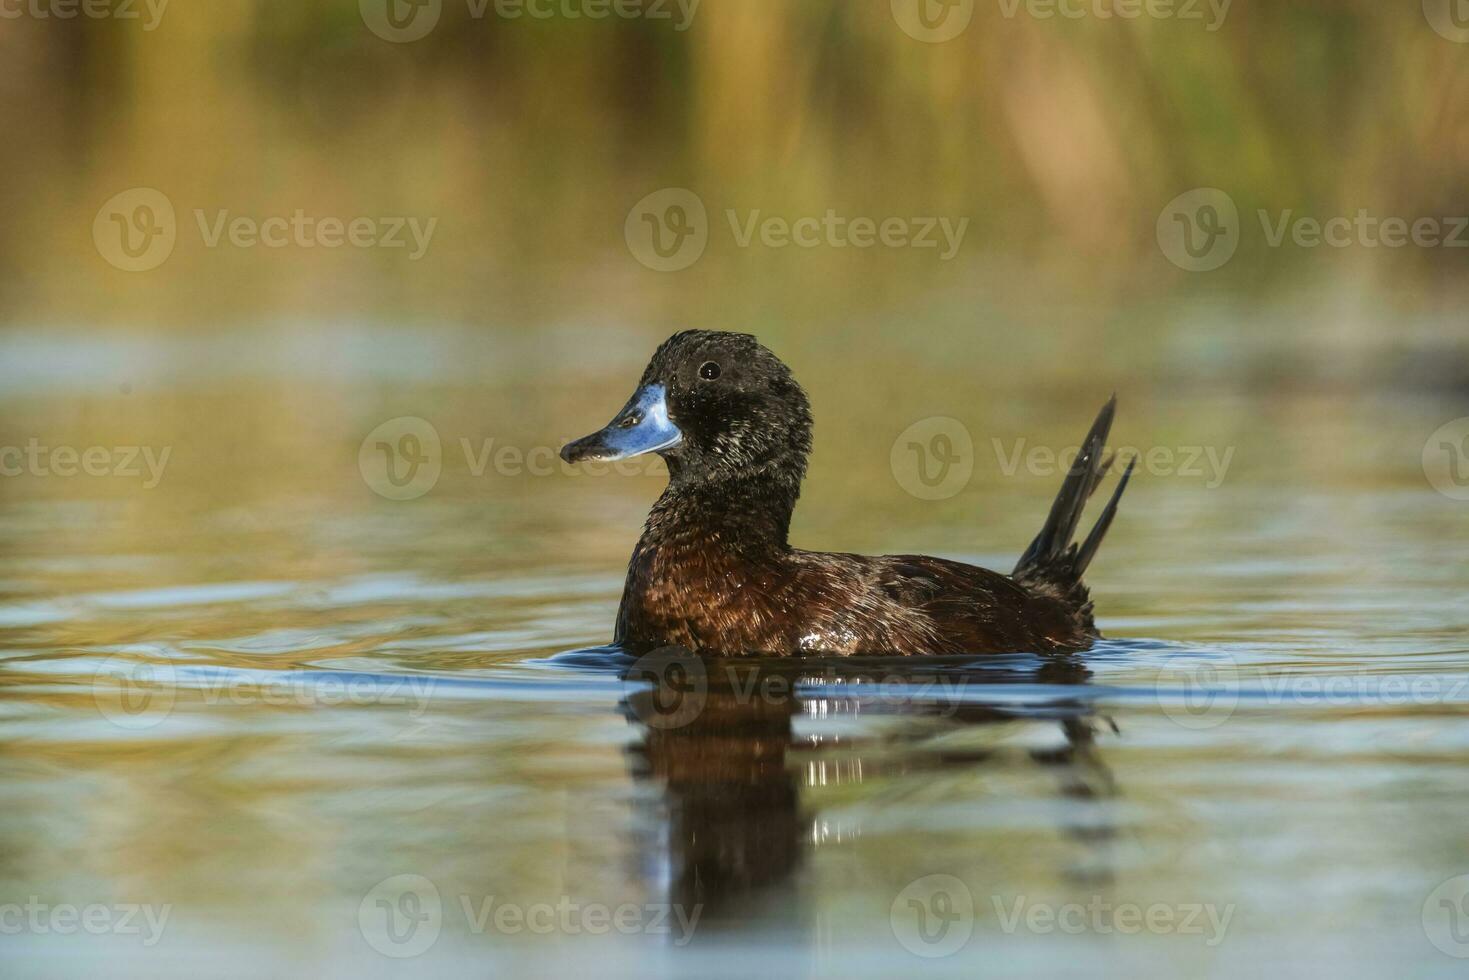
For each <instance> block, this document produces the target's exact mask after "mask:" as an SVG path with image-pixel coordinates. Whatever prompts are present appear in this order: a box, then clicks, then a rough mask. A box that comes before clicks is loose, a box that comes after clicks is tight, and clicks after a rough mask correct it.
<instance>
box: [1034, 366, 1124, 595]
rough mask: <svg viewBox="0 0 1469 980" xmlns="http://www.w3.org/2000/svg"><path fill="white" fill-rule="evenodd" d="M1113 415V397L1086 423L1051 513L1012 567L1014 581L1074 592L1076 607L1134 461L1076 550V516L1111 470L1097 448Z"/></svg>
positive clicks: (1108, 457) (1115, 409)
mask: <svg viewBox="0 0 1469 980" xmlns="http://www.w3.org/2000/svg"><path fill="white" fill-rule="evenodd" d="M1116 412H1117V396H1116V395H1113V396H1112V397H1111V399H1109V400H1108V401H1107V404H1106V405H1103V406H1102V411H1101V412H1100V413H1099V414H1098V415H1097V420H1096V421H1095V422H1093V423H1092V428H1091V431H1090V432H1088V433H1087V434H1086V440H1085V441H1084V442H1082V444H1081V452H1080V454H1079V455H1078V456H1077V457H1076V463H1075V464H1074V465H1073V466H1072V467H1071V469H1070V471H1069V472H1068V473H1067V474H1066V479H1065V480H1064V481H1063V482H1062V484H1061V491H1060V493H1058V494H1056V502H1055V503H1053V504H1052V505H1051V513H1050V515H1049V516H1047V517H1046V523H1045V525H1044V526H1043V527H1042V528H1041V531H1040V533H1039V534H1037V535H1036V536H1035V540H1034V541H1032V542H1031V543H1030V547H1029V548H1026V549H1025V554H1023V555H1021V556H1020V561H1019V562H1017V563H1016V565H1015V571H1014V573H1013V574H1014V577H1015V578H1016V579H1018V580H1020V581H1022V582H1036V583H1041V582H1044V583H1047V584H1050V585H1054V586H1057V587H1059V588H1061V589H1062V590H1064V591H1066V592H1067V593H1075V595H1076V599H1077V601H1078V602H1079V603H1085V602H1086V590H1085V589H1084V588H1082V586H1081V575H1082V573H1083V572H1085V571H1086V567H1087V566H1088V565H1089V564H1091V560H1092V557H1093V556H1094V555H1096V553H1097V548H1098V547H1099V546H1100V545H1101V543H1102V538H1103V537H1104V536H1105V535H1106V533H1107V528H1109V527H1111V525H1112V518H1114V517H1115V516H1116V515H1117V501H1118V500H1119V499H1120V498H1121V497H1122V491H1123V490H1125V489H1126V488H1127V481H1128V480H1129V479H1130V478H1131V477H1132V468H1133V466H1134V465H1136V463H1137V459H1136V458H1135V457H1134V458H1133V459H1132V461H1131V462H1129V463H1128V464H1127V470H1126V472H1124V473H1123V474H1122V479H1121V480H1120V481H1118V484H1117V489H1116V491H1114V492H1113V494H1112V499H1111V500H1109V501H1108V502H1107V506H1106V508H1105V509H1103V511H1102V516H1101V517H1100V518H1098V519H1097V523H1096V524H1095V525H1094V526H1093V527H1092V529H1091V531H1090V532H1089V533H1088V534H1087V536H1086V540H1085V541H1084V542H1082V543H1081V545H1080V546H1077V545H1075V544H1073V543H1072V538H1073V537H1075V535H1076V527H1077V525H1078V524H1080V523H1081V512H1082V510H1083V509H1084V508H1085V507H1086V502H1087V500H1089V499H1090V498H1091V495H1092V494H1093V493H1094V492H1095V491H1096V489H1097V485H1098V484H1099V483H1101V482H1102V477H1104V476H1106V475H1107V471H1108V470H1109V469H1110V468H1111V466H1112V458H1111V457H1110V456H1105V455H1103V447H1104V446H1105V445H1106V442H1107V433H1108V432H1109V431H1110V430H1111V428H1112V417H1113V415H1115V414H1116Z"/></svg>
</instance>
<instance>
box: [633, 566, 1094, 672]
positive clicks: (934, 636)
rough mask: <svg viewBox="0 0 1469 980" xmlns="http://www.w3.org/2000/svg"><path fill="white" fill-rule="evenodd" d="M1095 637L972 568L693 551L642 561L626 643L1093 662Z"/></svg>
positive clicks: (1067, 611) (1074, 614) (713, 650)
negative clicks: (1086, 658) (1072, 656)
mask: <svg viewBox="0 0 1469 980" xmlns="http://www.w3.org/2000/svg"><path fill="white" fill-rule="evenodd" d="M1096 636H1097V633H1096V630H1095V628H1094V627H1093V626H1092V622H1091V617H1090V615H1089V614H1085V615H1078V611H1077V608H1076V606H1075V605H1074V604H1072V603H1071V602H1068V601H1066V600H1064V599H1062V598H1059V597H1057V596H1055V595H1053V594H1046V593H1043V592H1038V591H1031V590H1029V589H1027V588H1026V587H1025V586H1022V585H1020V584H1019V583H1017V582H1016V581H1015V580H1014V579H1012V578H1010V577H1009V576H1007V575H1001V574H999V573H998V572H992V571H989V570H988V569H984V568H978V567H975V566H973V565H965V564H963V563H961V562H955V561H947V560H944V559H941V558H931V557H928V556H926V555H882V556H876V557H868V556H865V555H852V554H830V553H822V552H812V551H800V550H798V549H794V548H789V549H786V550H784V551H780V552H776V553H772V554H766V555H761V556H749V557H747V556H744V555H741V554H739V553H737V552H728V553H711V552H710V551H709V550H708V549H707V548H702V547H700V546H699V545H698V544H697V542H695V541H693V540H689V541H687V542H683V543H680V542H676V541H675V542H665V543H663V544H660V545H654V546H651V547H640V548H639V549H638V551H637V552H636V553H635V554H634V555H633V560H632V565H631V567H630V568H629V569H628V578H627V587H626V589H625V590H624V592H623V599H622V607H621V609H620V610H619V612H618V616H617V635H616V639H617V642H618V643H620V644H622V645H623V646H625V647H627V648H629V649H633V650H646V649H650V648H655V647H663V646H679V647H686V648H688V649H690V650H697V651H701V652H706V653H709V654H713V655H717V656H739V655H743V654H766V655H774V656H793V655H801V654H817V653H820V654H837V655H853V654H868V655H872V654H897V655H902V656H911V655H915V654H960V653H999V652H1004V651H1014V650H1032V651H1036V652H1053V651H1062V650H1084V649H1086V648H1087V647H1089V646H1091V644H1092V641H1093V640H1094V639H1095V638H1096Z"/></svg>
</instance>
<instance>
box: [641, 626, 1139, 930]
mask: <svg viewBox="0 0 1469 980" xmlns="http://www.w3.org/2000/svg"><path fill="white" fill-rule="evenodd" d="M623 677H624V679H625V680H628V681H634V682H641V684H643V685H646V686H641V687H640V688H639V689H638V690H635V691H633V692H632V693H631V694H629V695H628V696H627V698H626V699H625V701H624V702H623V707H624V711H625V714H626V716H627V717H628V718H629V720H630V721H631V722H632V723H633V724H635V725H637V726H638V727H639V729H640V730H641V734H642V737H641V740H640V741H638V742H637V743H635V744H634V745H633V746H632V747H631V748H630V749H629V768H630V770H631V773H632V775H633V777H634V779H635V780H637V781H639V782H641V783H644V784H651V785H652V786H655V787H657V789H658V790H659V791H660V792H659V793H658V794H657V796H656V797H654V798H652V799H651V801H650V803H651V806H652V807H653V809H654V812H653V813H651V814H649V816H648V819H646V820H645V821H642V823H643V827H644V830H643V832H642V833H641V835H640V836H641V839H640V841H639V852H640V858H641V863H642V868H641V872H640V873H641V874H643V875H645V876H646V877H648V878H649V879H652V882H653V884H654V886H655V887H656V888H660V889H662V890H663V892H664V896H663V898H664V900H665V901H667V902H668V903H669V904H670V905H673V906H680V907H682V908H684V909H686V910H691V909H693V908H696V907H697V908H698V909H699V912H700V916H701V918H700V920H699V921H700V926H701V930H702V933H703V934H704V935H705V936H709V935H711V934H712V935H717V934H718V933H719V932H720V931H721V927H725V928H729V927H736V926H750V925H756V924H758V925H760V926H762V927H765V928H769V927H771V926H777V927H780V928H791V927H796V928H804V926H805V920H806V918H807V914H808V913H807V910H806V909H805V908H804V907H803V903H802V902H801V896H800V890H799V885H798V882H799V880H800V876H799V874H798V873H797V872H798V871H799V870H800V869H801V867H802V864H803V862H804V861H805V859H806V858H807V856H808V851H809V849H810V848H811V847H812V846H813V844H815V843H831V842H833V841H832V840H831V837H830V833H831V831H830V824H831V822H832V821H830V820H829V819H827V817H826V816H824V815H823V814H822V813H821V812H820V810H819V809H818V808H817V807H816V806H815V805H814V804H813V803H812V802H811V801H809V800H807V801H803V799H802V791H803V790H805V789H809V788H812V787H817V786H822V787H825V786H829V785H831V784H840V783H852V782H871V781H874V780H880V779H885V780H896V779H899V778H902V777H907V776H911V775H913V774H915V773H921V772H923V771H925V770H928V771H934V772H938V771H941V770H943V771H953V770H959V769H962V768H965V767H982V766H997V767H1001V768H1003V767H1012V768H1013V767H1014V766H1015V765H1016V763H1017V762H1019V763H1020V764H1021V765H1022V766H1025V767H1030V766H1039V767H1045V768H1046V769H1048V770H1053V771H1054V773H1055V776H1056V779H1057V791H1056V795H1058V796H1060V797H1063V798H1066V799H1070V800H1083V801H1089V800H1100V799H1105V798H1109V797H1112V796H1113V795H1115V787H1114V784H1113V780H1112V776H1111V773H1110V772H1109V771H1108V769H1107V767H1106V766H1105V765H1104V763H1103V762H1102V760H1101V759H1100V758H1099V756H1098V754H1097V751H1096V747H1095V733H1096V730H1097V727H1098V726H1099V725H1100V724H1106V722H1102V721H1100V720H1099V718H1098V716H1097V715H1095V713H1094V712H1093V710H1092V708H1091V705H1090V702H1089V700H1088V699H1087V698H1085V697H1083V696H1075V695H1059V694H1056V693H1044V694H1040V695H1038V696H1036V697H1035V698H1022V699H1017V698H1015V697H1014V687H1013V685H1018V684H1024V685H1027V686H1029V685H1037V684H1040V685H1047V686H1050V685H1056V686H1078V685H1083V684H1085V683H1086V681H1087V679H1088V678H1089V677H1090V672H1089V671H1088V670H1087V669H1086V667H1085V666H1083V665H1082V663H1081V662H1080V661H1078V660H1076V659H1075V658H1073V657H1049V658H1036V657H1024V656H1020V657H1016V658H1013V662H1012V661H1010V660H1008V659H1007V661H1005V662H1003V663H1001V662H997V661H996V660H995V658H993V657H989V658H986V659H985V661H984V662H983V663H982V664H981V665H976V664H975V663H974V661H973V659H972V658H971V659H969V660H962V659H958V658H947V659H945V660H941V661H936V662H934V661H931V662H926V663H925V664H923V665H922V666H914V665H912V662H911V661H909V662H904V663H901V664H897V665H895V664H894V662H893V661H892V660H890V659H889V660H880V659H873V660H872V661H871V662H870V663H867V664H862V663H853V661H852V660H851V659H850V658H844V659H843V660H842V661H840V666H839V667H837V666H835V665H833V664H824V663H821V662H811V661H805V662H801V663H799V664H794V665H793V664H792V663H791V662H790V661H774V662H770V661H761V662H752V661H749V660H738V661H734V660H723V661H720V660H709V659H705V660H700V659H699V658H697V657H694V656H690V655H687V654H685V653H683V652H682V651H679V650H676V649H673V650H664V651H658V652H657V653H654V654H649V655H648V656H645V657H642V658H640V659H639V660H638V661H637V663H636V664H635V665H634V666H633V667H631V668H629V669H627V670H625V671H624V673H623ZM999 684H1006V685H1012V687H1011V689H1010V691H1009V692H1007V694H1008V695H1009V696H1007V697H1005V698H1004V699H1003V700H1000V699H998V698H991V699H986V698H985V697H984V696H983V693H984V692H983V691H979V690H976V688H979V687H981V686H991V685H999ZM996 693H998V692H996ZM843 715H845V716H850V717H853V718H854V719H855V718H856V717H857V716H862V717H867V716H871V715H899V716H904V717H905V718H906V720H908V721H911V722H912V724H911V725H902V726H901V731H900V732H898V733H892V732H888V731H886V729H887V728H888V727H889V726H887V725H883V726H882V728H883V729H884V731H883V732H882V733H880V734H877V733H874V734H867V733H866V729H869V728H872V727H873V726H870V725H864V726H863V729H864V731H863V732H862V733H860V734H847V732H850V731H853V730H855V726H833V725H830V724H822V722H823V720H825V721H826V722H830V721H831V720H832V718H833V716H843ZM1015 724H1030V725H1042V726H1046V727H1049V726H1050V725H1051V724H1055V725H1056V726H1058V727H1059V729H1060V733H1061V735H1062V740H1061V741H1060V742H1059V743H1057V744H1056V745H1055V746H1054V747H1047V748H1029V749H1023V750H1020V754H1019V755H1018V756H1017V754H1016V750H1015V749H1014V748H1012V747H1009V746H982V747H977V748H974V749H965V748H960V747H954V746H953V744H952V743H953V742H954V741H955V740H952V739H947V738H946V739H941V740H938V741H939V742H940V743H941V744H927V743H929V742H930V740H931V739H933V737H934V736H935V735H936V734H939V733H947V732H951V731H953V730H954V729H955V728H960V727H966V726H987V725H1015ZM812 727H815V728H826V729H832V728H834V727H840V728H841V731H839V732H835V733H833V732H831V731H826V732H821V733H817V732H807V731H803V729H806V728H812ZM1097 818H1098V815H1097V814H1091V815H1090V818H1089V819H1086V820H1083V821H1079V822H1077V823H1075V824H1073V825H1069V826H1068V825H1066V824H1065V822H1064V821H1063V825H1062V826H1061V827H1059V828H1058V829H1059V830H1060V831H1061V832H1062V833H1064V834H1066V835H1068V836H1069V837H1071V838H1072V839H1073V840H1074V841H1076V842H1078V843H1079V844H1081V845H1082V846H1084V847H1085V848H1087V849H1088V850H1089V851H1098V852H1105V850H1106V848H1107V845H1108V842H1109V840H1110V838H1111V837H1112V830H1111V828H1110V827H1108V826H1107V824H1106V823H1105V822H1104V821H1103V822H1099V820H1098V819H1097ZM852 829H853V830H857V831H858V832H860V828H852ZM838 836H839V835H838ZM1088 866H1089V867H1090V868H1091V869H1092V870H1091V871H1089V872H1088V874H1090V875H1091V876H1092V878H1091V883H1093V884H1100V883H1102V882H1101V881H1099V880H1098V878H1100V879H1102V880H1105V879H1106V878H1108V877H1109V872H1108V871H1107V870H1106V859H1105V854H1104V853H1102V854H1100V857H1099V859H1097V860H1093V861H1090V862H1088ZM930 870H931V871H946V870H950V869H945V868H932V869H930ZM1073 877H1074V875H1073ZM696 939H697V937H696Z"/></svg>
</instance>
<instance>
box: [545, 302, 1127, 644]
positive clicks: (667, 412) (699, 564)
mask: <svg viewBox="0 0 1469 980" xmlns="http://www.w3.org/2000/svg"><path fill="white" fill-rule="evenodd" d="M1116 407H1117V397H1116V395H1115V394H1113V396H1112V398H1111V399H1110V400H1108V401H1107V403H1106V404H1105V405H1104V406H1103V408H1102V410H1101V412H1100V413H1099V414H1098V416H1097V418H1096V421H1095V422H1094V423H1093V425H1092V427H1091V430H1090V431H1089V432H1088V433H1087V436H1086V439H1085V440H1084V441H1083V442H1082V444H1081V447H1080V451H1079V452H1078V454H1077V457H1076V461H1075V463H1074V464H1073V465H1072V466H1071V467H1070V468H1069V469H1068V471H1067V473H1066V476H1065V478H1064V480H1063V481H1062V484H1061V488H1060V490H1059V492H1058V493H1057V495H1056V498H1055V501H1054V502H1053V503H1052V505H1051V509H1050V512H1049V514H1048V515H1047V517H1046V520H1045V523H1044V524H1043V525H1042V527H1041V529H1040V531H1039V532H1038V533H1037V534H1036V536H1035V538H1034V539H1033V540H1032V541H1031V542H1030V545H1029V547H1027V548H1026V549H1025V551H1024V552H1023V553H1022V554H1021V556H1020V558H1019V560H1018V561H1017V562H1016V564H1015V567H1014V568H1013V569H1012V570H1011V571H1010V573H1009V574H1005V573H1003V572H998V571H992V570H990V569H987V568H981V567H979V566H977V565H970V564H966V563H964V562H960V561H955V560H951V559H947V558H938V557H932V556H928V555H877V556H869V555H859V554H848V553H841V552H821V551H806V550H803V549H800V548H797V547H794V546H793V545H792V544H791V543H790V525H791V518H792V515H793V513H794V511H795V507H796V502H797V499H798V498H799V497H800V493H801V486H802V483H803V482H804V480H805V476H806V464H807V459H808V458H809V456H810V454H811V445H812V441H811V433H812V415H811V406H810V401H809V399H808V397H807V394H806V392H805V390H804V389H803V388H802V387H801V385H800V384H798V383H797V381H796V379H795V377H794V376H793V374H792V373H791V370H790V368H788V367H787V366H786V365H785V363H784V362H782V361H781V360H780V358H779V357H777V356H776V355H775V354H774V353H773V352H771V351H770V350H769V349H768V348H767V347H765V346H764V345H763V344H761V343H760V342H759V340H757V339H756V338H755V336H753V335H752V334H747V333H733V332H725V331H719V330H684V331H681V332H679V333H676V334H674V335H673V336H672V337H670V338H668V340H666V341H664V342H663V343H662V344H661V345H660V346H659V347H658V348H657V350H656V351H655V352H654V354H653V356H652V359H651V360H650V361H649V362H648V366H647V368H646V370H644V372H643V375H642V378H641V379H640V380H639V382H638V385H637V388H636V390H635V391H634V392H633V394H632V397H631V398H629V399H628V402H627V404H626V405H624V406H623V408H622V410H621V411H619V412H618V413H617V414H616V416H614V417H613V419H612V421H611V422H609V423H608V424H607V425H606V426H605V427H603V428H602V429H599V430H598V431H596V432H594V433H592V434H591V435H587V436H584V437H582V438H580V439H577V440H575V441H573V442H570V443H567V444H566V445H565V446H564V447H563V448H562V449H561V458H562V459H563V460H564V461H566V462H567V463H569V464H576V463H582V462H586V461H598V462H613V461H619V460H625V459H629V458H632V457H635V456H641V455H644V454H647V453H656V454H657V455H658V456H660V457H662V459H663V461H664V462H665V463H666V465H667V469H668V483H667V485H666V486H665V488H664V490H663V493H662V495H661V496H660V497H659V498H658V500H657V501H656V502H655V503H654V504H653V506H652V509H651V510H650V511H649V513H648V518H647V521H646V523H645V525H644V527H643V532H642V536H641V537H640V538H639V540H638V542H637V545H636V546H635V547H634V548H633V552H632V557H631V559H630V560H629V562H628V569H627V578H626V581H625V583H624V586H623V592H622V601H621V603H620V605H619V607H618V611H617V621H616V626H615V629H614V635H613V643H614V645H615V646H616V647H618V648H619V649H621V650H623V651H625V652H627V653H631V654H639V653H644V652H648V651H653V650H661V649H677V650H679V651H687V652H691V653H694V654H697V655H700V656H708V657H748V656H760V657H816V656H820V657H850V656H875V657H887V656H900V657H913V656H954V655H967V654H991V653H1022V652H1028V653H1036V654H1048V653H1076V652H1081V651H1084V650H1087V649H1089V648H1090V647H1091V646H1092V645H1093V644H1094V643H1095V642H1096V641H1097V640H1098V639H1100V637H1101V633H1100V631H1099V630H1098V629H1097V625H1096V622H1095V619H1094V616H1093V603H1092V600H1091V597H1090V594H1089V592H1088V589H1087V586H1086V585H1085V584H1084V583H1083V582H1082V575H1083V573H1084V572H1085V571H1086V569H1087V567H1088V566H1089V565H1090V563H1091V561H1092V558H1093V557H1094V556H1095V555H1096V553H1097V548H1098V547H1099V546H1100V544H1101V542H1102V539H1103V537H1104V536H1105V535H1106V533H1107V530H1108V528H1109V527H1110V526H1111V525H1112V521H1113V518H1114V517H1115V516H1116V513H1117V505H1118V501H1119V500H1120V499H1121V497H1122V493H1123V491H1124V490H1125V489H1126V488H1127V483H1128V480H1129V479H1130V478H1131V476H1132V470H1133V466H1134V465H1135V464H1136V462H1137V460H1136V457H1135V456H1134V457H1133V458H1132V459H1131V460H1130V461H1129V462H1128V465H1127V467H1126V469H1125V470H1124V471H1123V472H1122V476H1121V478H1120V479H1119V480H1118V481H1117V485H1116V488H1115V490H1114V492H1113V493H1112V496H1111V499H1110V500H1109V501H1108V502H1107V504H1106V506H1105V507H1104V508H1103V510H1102V512H1101V514H1100V516H1099V517H1098V518H1097V520H1096V522H1095V524H1094V525H1093V526H1092V528H1091V529H1090V531H1088V533H1087V535H1086V537H1085V538H1083V539H1082V540H1080V541H1076V540H1075V536H1076V531H1077V527H1078V524H1079V522H1080V520H1081V517H1082V512H1083V508H1084V507H1085V505H1086V503H1087V501H1088V500H1089V499H1090V497H1091V496H1092V494H1093V492H1094V491H1095V490H1096V488H1097V486H1098V485H1099V484H1100V483H1101V481H1102V479H1103V477H1104V476H1106V475H1107V473H1108V472H1109V471H1110V470H1111V468H1112V463H1113V456H1112V455H1110V454H1107V453H1105V448H1104V447H1105V444H1106V440H1107V436H1108V433H1109V431H1110V430H1111V426H1112V420H1113V416H1114V414H1115V412H1116Z"/></svg>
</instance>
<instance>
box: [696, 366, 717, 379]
mask: <svg viewBox="0 0 1469 980" xmlns="http://www.w3.org/2000/svg"><path fill="white" fill-rule="evenodd" d="M719 375H720V370H719V365H718V364H715V363H714V362H713V361H705V362H704V363H703V364H701V365H699V377H701V378H703V379H704V380H705V381H713V380H714V379H715V378H717V377H719Z"/></svg>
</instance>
